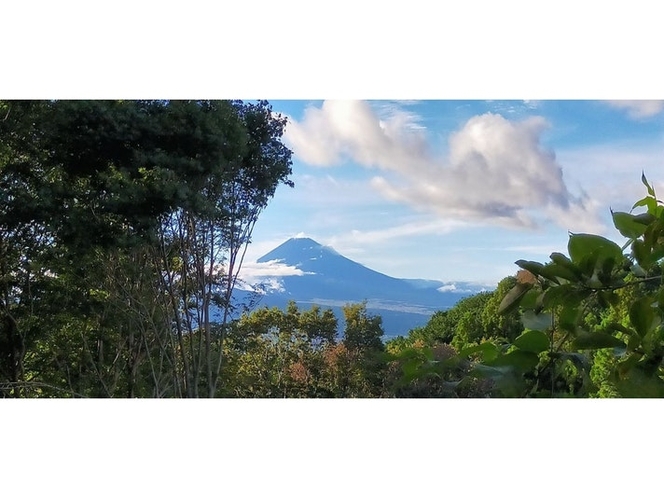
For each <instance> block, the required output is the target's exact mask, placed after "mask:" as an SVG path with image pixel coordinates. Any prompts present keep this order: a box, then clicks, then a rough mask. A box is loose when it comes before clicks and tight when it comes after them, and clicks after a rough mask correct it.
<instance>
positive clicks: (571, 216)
mask: <svg viewBox="0 0 664 498" xmlns="http://www.w3.org/2000/svg"><path fill="white" fill-rule="evenodd" d="M411 114H412V113H411ZM412 122H416V120H415V119H414V118H413V117H412V116H408V115H407V116H406V117H404V115H400V114H399V113H396V112H394V111H392V112H391V115H390V117H388V118H387V119H386V120H381V119H379V116H378V115H377V114H376V113H375V112H374V111H373V109H372V108H371V106H370V105H369V104H368V103H366V102H356V101H341V102H340V101H332V102H330V101H326V102H324V103H323V105H322V107H320V108H314V107H310V108H308V109H307V111H306V113H305V116H304V118H303V119H302V121H301V122H299V123H298V122H297V121H292V122H291V125H290V127H289V130H287V140H288V141H289V143H290V145H291V146H292V147H293V149H294V151H295V154H296V156H298V155H299V156H300V158H301V159H302V160H304V161H305V162H308V163H310V164H313V165H318V166H331V165H334V164H338V163H340V162H342V161H343V160H345V159H350V160H352V161H354V162H356V163H358V164H360V165H362V166H364V167H370V168H377V169H379V170H381V171H383V172H384V173H383V174H382V175H380V176H376V177H374V178H373V179H372V180H371V186H372V187H373V188H374V189H375V190H376V191H377V192H379V193H380V194H382V195H383V196H384V197H385V198H387V199H389V200H392V201H394V202H397V203H402V204H407V205H410V206H411V207H413V208H415V209H418V210H421V211H427V212H431V213H435V214H437V215H438V216H440V217H443V218H447V219H457V220H464V221H471V222H475V223H477V222H481V223H487V224H500V225H503V226H511V227H530V228H532V227H534V226H535V225H536V224H537V221H538V218H540V217H542V216H544V217H547V218H550V219H553V220H554V221H555V222H556V223H558V224H559V225H561V226H563V227H564V228H572V227H570V226H569V224H570V223H571V222H574V224H575V227H574V228H575V229H584V228H585V229H589V230H590V229H597V228H598V227H599V226H601V224H600V223H599V221H598V220H597V215H596V213H595V205H594V204H592V203H591V202H589V201H588V199H585V198H584V196H583V195H581V196H580V197H575V196H573V195H572V194H571V193H570V192H569V191H568V189H567V186H566V184H565V182H564V181H563V173H562V168H561V166H560V165H559V164H558V163H557V161H556V158H555V154H554V153H553V152H552V151H550V150H546V149H544V148H543V147H542V145H541V143H540V137H541V134H542V133H543V131H544V130H545V129H546V128H547V126H548V124H547V122H546V121H545V120H544V119H543V118H539V117H533V118H529V119H526V120H524V121H509V120H507V119H505V118H504V117H502V116H501V115H498V114H491V113H488V114H484V115H481V116H475V117H473V118H471V119H470V120H469V121H468V122H467V123H466V124H465V125H464V126H463V127H462V128H461V129H460V130H459V131H457V132H456V133H454V134H452V135H451V136H450V137H449V154H448V156H447V157H444V158H442V157H435V156H433V155H432V154H431V152H430V147H429V144H428V142H427V135H426V131H425V130H420V129H415V130H414V129H412V126H410V124H411V123H412Z"/></svg>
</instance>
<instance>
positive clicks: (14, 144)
mask: <svg viewBox="0 0 664 498" xmlns="http://www.w3.org/2000/svg"><path fill="white" fill-rule="evenodd" d="M0 108H1V109H2V111H3V112H2V114H3V118H2V119H1V120H0V392H1V393H2V395H10V396H31V395H41V396H51V395H76V396H130V397H131V396H199V395H203V394H205V395H214V393H215V392H216V390H217V384H218V381H219V372H220V368H221V363H222V356H223V355H222V351H223V347H222V344H223V341H224V335H225V329H226V327H227V325H228V321H229V316H230V313H231V311H232V306H233V303H232V300H231V294H232V291H233V287H234V284H235V279H236V278H237V271H238V269H239V267H240V265H241V257H242V254H243V253H242V248H243V247H244V245H245V244H247V243H248V242H249V240H250V236H251V232H252V230H253V226H254V224H255V222H256V219H257V217H258V215H259V214H260V212H261V210H262V209H263V208H264V207H265V206H266V205H267V202H268V201H269V199H270V198H271V197H272V195H273V194H274V192H275V189H276V187H277V186H278V185H279V184H281V183H285V184H287V185H292V182H290V180H288V175H289V174H290V172H291V152H290V150H288V149H287V148H286V147H285V146H284V145H283V144H282V143H281V136H282V135H283V131H284V126H285V122H286V121H285V118H283V117H281V116H278V115H275V114H274V113H272V109H271V107H270V106H269V104H268V103H267V102H265V101H260V102H257V103H243V102H240V101H28V102H24V101H11V102H0ZM220 269H222V270H221V271H219V270H220ZM212 305H216V306H218V307H220V308H221V309H223V310H224V313H223V317H222V319H221V320H220V322H221V323H214V320H212V319H211V313H210V309H211V306H212Z"/></svg>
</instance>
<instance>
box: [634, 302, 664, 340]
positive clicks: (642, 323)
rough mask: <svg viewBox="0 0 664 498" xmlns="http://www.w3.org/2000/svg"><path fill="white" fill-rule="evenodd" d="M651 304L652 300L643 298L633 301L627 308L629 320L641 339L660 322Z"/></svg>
mask: <svg viewBox="0 0 664 498" xmlns="http://www.w3.org/2000/svg"><path fill="white" fill-rule="evenodd" d="M652 304H653V299H652V298H650V297H643V298H641V299H637V300H636V301H634V302H633V303H632V306H630V308H629V320H630V322H632V325H633V326H634V328H635V329H636V332H637V334H639V335H640V336H641V337H645V335H646V334H647V333H648V332H650V330H652V329H653V328H654V327H656V326H657V325H659V323H660V322H661V319H660V318H659V316H657V315H656V313H655V309H654V308H653V307H652Z"/></svg>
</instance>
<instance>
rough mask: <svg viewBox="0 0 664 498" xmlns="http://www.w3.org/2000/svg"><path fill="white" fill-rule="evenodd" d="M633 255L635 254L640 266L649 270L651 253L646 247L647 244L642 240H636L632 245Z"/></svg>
mask: <svg viewBox="0 0 664 498" xmlns="http://www.w3.org/2000/svg"><path fill="white" fill-rule="evenodd" d="M632 253H633V254H634V259H636V262H637V263H638V265H639V266H641V267H642V268H648V267H649V266H650V262H651V256H650V251H649V250H648V248H647V247H646V244H645V242H643V241H642V240H639V239H637V240H635V241H634V243H633V244H632Z"/></svg>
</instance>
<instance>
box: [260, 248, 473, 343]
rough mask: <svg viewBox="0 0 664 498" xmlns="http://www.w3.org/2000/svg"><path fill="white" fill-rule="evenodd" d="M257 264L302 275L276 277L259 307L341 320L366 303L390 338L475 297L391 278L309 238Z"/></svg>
mask: <svg viewBox="0 0 664 498" xmlns="http://www.w3.org/2000/svg"><path fill="white" fill-rule="evenodd" d="M257 262H258V263H264V264H268V263H272V264H282V265H287V266H290V267H295V268H297V269H298V270H299V271H300V272H301V273H302V274H301V275H290V276H281V277H278V280H279V282H278V285H276V286H274V285H273V286H271V290H269V291H267V292H266V293H265V295H264V296H263V297H262V299H261V302H260V305H261V306H262V305H267V306H279V307H281V306H284V305H285V304H286V303H287V302H288V301H289V300H293V301H295V302H297V303H298V304H300V305H302V306H309V305H311V304H314V303H315V304H319V305H321V306H323V307H329V308H332V309H333V310H334V311H335V313H337V316H341V312H340V310H341V306H343V305H344V304H346V303H350V302H360V301H366V302H367V309H368V310H369V311H371V312H372V313H376V314H380V315H381V316H382V317H383V325H384V329H385V331H386V335H389V336H394V335H401V334H406V333H407V332H408V331H409V330H410V329H412V328H414V327H418V326H422V325H424V324H426V322H427V321H428V319H429V317H430V316H431V315H432V314H433V313H434V312H435V311H437V310H441V309H446V308H449V307H451V306H453V305H454V304H455V303H456V302H457V301H458V300H459V299H461V298H463V297H466V296H469V295H471V294H473V293H475V292H477V290H476V289H477V288H476V287H475V288H474V289H473V290H464V288H463V287H457V286H455V285H450V284H446V283H444V282H439V281H435V280H408V279H399V278H394V277H390V276H388V275H384V274H382V273H380V272H377V271H375V270H372V269H370V268H367V267H366V266H363V265H361V264H359V263H357V262H355V261H352V260H351V259H348V258H346V257H345V256H342V255H341V254H339V253H338V252H336V251H335V250H334V249H332V248H331V247H327V246H323V245H321V244H319V243H318V242H316V241H314V240H312V239H309V238H293V239H289V240H287V241H286V242H284V243H283V244H281V245H280V246H278V247H276V248H275V249H273V250H272V251H270V252H268V253H267V254H265V255H264V256H262V257H261V258H259V259H258V261H257ZM441 288H442V289H448V290H449V289H452V290H453V291H452V292H443V291H441V290H439V289H441Z"/></svg>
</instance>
